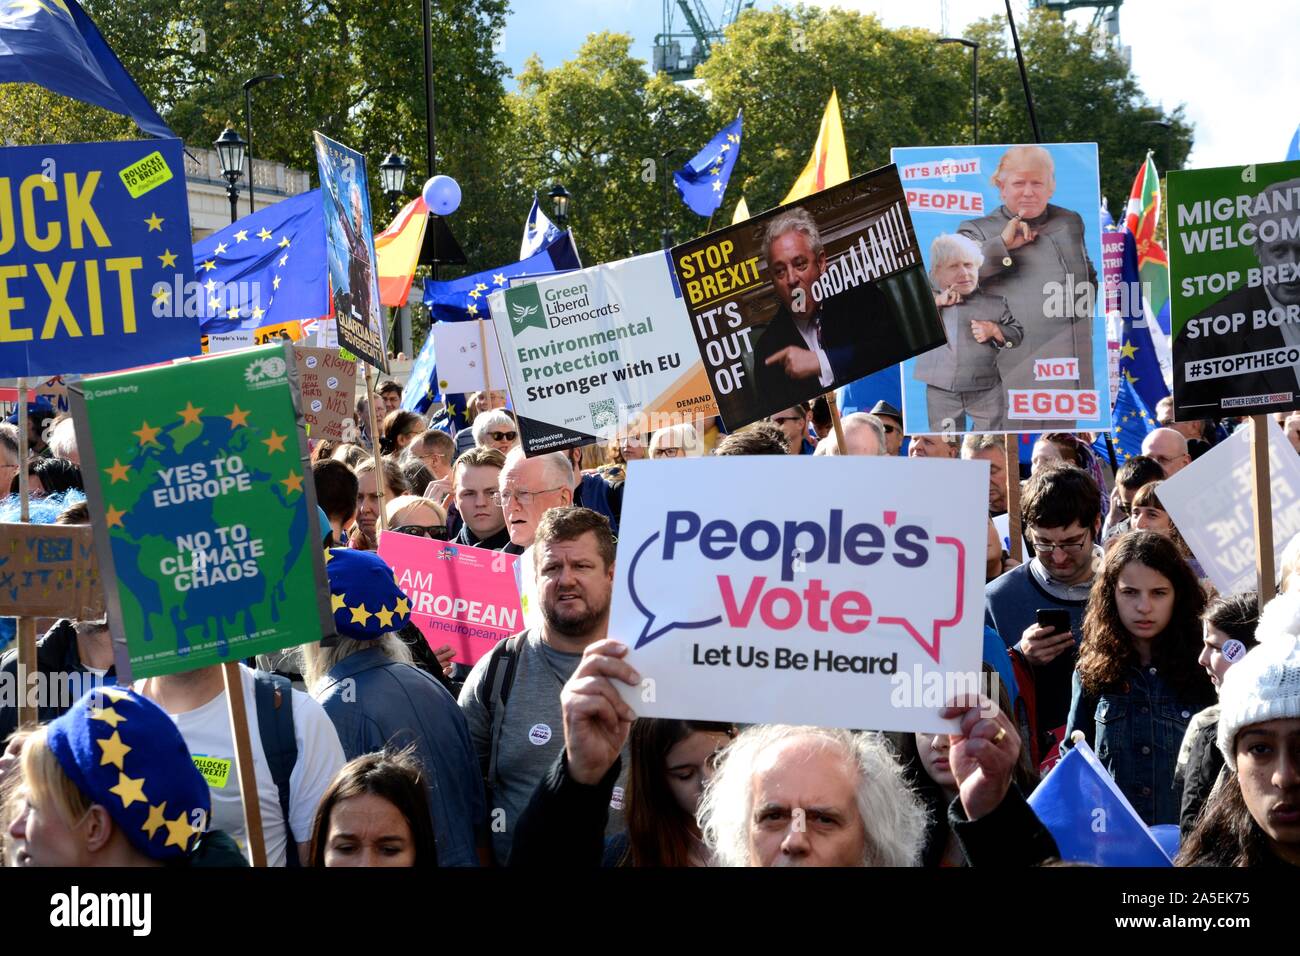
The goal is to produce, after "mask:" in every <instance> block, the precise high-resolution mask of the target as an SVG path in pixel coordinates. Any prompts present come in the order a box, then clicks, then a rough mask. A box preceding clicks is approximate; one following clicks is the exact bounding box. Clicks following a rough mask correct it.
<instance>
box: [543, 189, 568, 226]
mask: <svg viewBox="0 0 1300 956" xmlns="http://www.w3.org/2000/svg"><path fill="white" fill-rule="evenodd" d="M547 195H548V196H550V197H551V203H552V205H553V206H554V207H555V224H556V225H557V226H559V227H560V231H561V232H563V231H564V230H565V229H567V228H569V199H570V198H571V197H570V196H569V191H568V190H567V189H565V188H564V187H563V186H562V185H560V184H559V183H556V184H555V185H554V186H552V187H551V191H550V192H549V193H547Z"/></svg>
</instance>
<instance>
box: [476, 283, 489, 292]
mask: <svg viewBox="0 0 1300 956" xmlns="http://www.w3.org/2000/svg"><path fill="white" fill-rule="evenodd" d="M474 288H475V289H478V291H480V292H486V291H487V284H486V283H483V282H476V283H474Z"/></svg>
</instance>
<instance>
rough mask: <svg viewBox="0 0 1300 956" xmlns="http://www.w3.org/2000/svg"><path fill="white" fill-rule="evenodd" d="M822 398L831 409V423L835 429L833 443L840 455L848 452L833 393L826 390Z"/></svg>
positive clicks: (838, 407) (838, 409) (838, 408)
mask: <svg viewBox="0 0 1300 956" xmlns="http://www.w3.org/2000/svg"><path fill="white" fill-rule="evenodd" d="M823 398H825V399H826V405H827V407H828V408H830V410H831V425H832V426H833V427H834V429H835V445H836V447H837V448H838V449H839V453H840V454H841V455H847V454H848V453H849V450H848V446H846V445H845V444H844V425H843V424H841V422H840V406H839V405H838V404H837V403H836V401H835V393H834V392H827V393H826V394H825V395H824V396H823Z"/></svg>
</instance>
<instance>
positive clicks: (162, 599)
mask: <svg viewBox="0 0 1300 956" xmlns="http://www.w3.org/2000/svg"><path fill="white" fill-rule="evenodd" d="M290 347H291V346H289V345H287V344H277V345H269V346H265V347H262V348H257V349H248V350H244V351H240V352H232V353H229V354H228V355H223V356H220V357H216V358H209V359H205V360H203V361H199V362H188V363H185V364H182V365H176V366H172V367H170V368H159V369H149V370H146V371H140V372H130V373H125V374H121V375H110V376H102V377H98V378H94V379H88V380H85V381H83V382H82V383H81V384H80V385H79V386H76V387H74V388H73V390H72V392H71V404H72V409H73V416H74V419H75V423H76V427H77V438H78V447H79V449H80V450H81V455H82V471H83V474H84V475H85V478H86V486H87V487H86V490H87V495H88V497H89V499H90V507H91V514H92V517H93V521H94V524H95V539H96V540H95V543H96V548H97V551H98V554H99V559H100V567H101V576H102V578H103V580H104V582H105V587H106V589H107V596H108V603H109V608H110V614H109V622H110V626H111V627H112V629H113V637H114V642H115V644H118V645H119V649H120V648H122V647H124V648H125V651H126V655H127V657H128V658H129V669H130V674H131V676H132V677H133V678H140V677H149V676H153V675H156V674H168V673H174V672H177V671H184V670H193V669H195V668H198V667H205V666H208V665H211V664H217V663H222V662H225V661H232V660H238V659H240V658H244V657H250V656H252V655H255V654H264V653H270V652H272V651H276V650H280V649H283V648H285V647H290V646H293V645H295V644H302V643H305V642H308V641H315V640H319V639H320V638H321V636H322V635H323V634H329V633H332V632H333V626H332V619H331V617H330V615H329V611H328V603H327V600H326V599H323V598H321V597H320V593H321V592H322V591H324V592H325V593H327V592H328V589H322V588H321V587H320V585H319V582H320V581H321V580H322V579H323V563H322V552H321V548H320V540H321V539H320V533H321V532H320V529H319V528H318V521H317V518H316V503H315V493H314V488H313V486H312V483H311V481H310V476H309V475H308V473H307V471H306V469H305V467H304V464H303V462H304V461H305V459H306V448H305V441H304V440H303V438H302V436H301V432H300V429H299V426H298V423H297V410H296V399H295V394H294V388H293V385H292V379H291V376H295V375H296V366H295V365H294V363H293V361H292V353H291V352H288V351H287V349H289V348H290ZM114 612H117V613H114ZM121 672H122V667H121V666H120V665H119V676H121Z"/></svg>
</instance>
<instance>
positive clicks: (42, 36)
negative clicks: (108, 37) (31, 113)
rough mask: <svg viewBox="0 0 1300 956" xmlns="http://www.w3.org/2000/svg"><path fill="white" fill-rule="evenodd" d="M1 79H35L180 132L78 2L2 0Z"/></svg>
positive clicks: (156, 131) (155, 130)
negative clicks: (170, 125)
mask: <svg viewBox="0 0 1300 956" xmlns="http://www.w3.org/2000/svg"><path fill="white" fill-rule="evenodd" d="M0 83H35V84H36V85H38V86H43V87H45V88H46V89H47V90H50V91H52V92H54V93H60V94H62V95H63V96H71V97H72V98H73V99H78V100H81V101H82V102H83V103H93V104H94V105H95V106H102V107H103V108H104V109H106V110H112V111H113V112H114V113H121V114H122V115H124V116H129V117H131V119H133V120H135V124H136V125H137V126H139V127H140V128H141V129H142V130H144V131H145V132H146V133H148V134H150V135H151V136H159V137H165V138H168V139H172V138H175V136H176V134H175V133H173V132H172V131H171V130H170V129H168V127H167V124H166V123H164V122H163V121H162V117H161V116H159V115H158V113H157V111H156V110H155V109H154V108H153V105H152V104H151V103H150V102H149V100H148V99H147V98H146V97H145V95H144V94H143V93H141V92H140V87H138V86H136V85H135V80H133V79H131V74H129V73H127V72H126V67H124V66H122V62H121V61H120V60H119V59H118V58H117V55H116V54H115V53H114V52H113V51H112V50H110V49H109V47H108V44H107V43H105V42H104V38H103V37H102V36H101V35H100V33H99V29H98V28H97V27H96V26H95V24H94V21H92V20H91V19H90V17H88V16H86V13H85V11H83V10H82V9H81V7H79V6H78V5H77V3H76V0H0Z"/></svg>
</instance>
